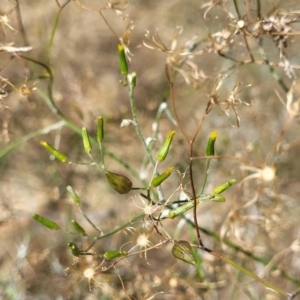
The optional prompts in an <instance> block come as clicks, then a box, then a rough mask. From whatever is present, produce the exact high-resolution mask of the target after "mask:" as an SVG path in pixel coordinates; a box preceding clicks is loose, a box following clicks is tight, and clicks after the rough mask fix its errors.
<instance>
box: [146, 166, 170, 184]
mask: <svg viewBox="0 0 300 300" xmlns="http://www.w3.org/2000/svg"><path fill="white" fill-rule="evenodd" d="M173 171H174V167H169V168H168V169H167V170H166V171H165V172H164V173H162V174H160V175H158V176H156V177H154V178H153V179H152V181H151V186H152V187H157V186H159V185H160V184H161V183H162V182H164V181H165V180H166V179H167V178H168V177H169V176H170V175H171V173H172V172H173Z"/></svg>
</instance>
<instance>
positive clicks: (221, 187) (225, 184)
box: [213, 179, 236, 195]
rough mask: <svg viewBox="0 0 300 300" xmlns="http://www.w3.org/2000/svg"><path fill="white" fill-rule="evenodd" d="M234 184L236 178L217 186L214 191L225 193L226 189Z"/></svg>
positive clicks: (216, 193)
mask: <svg viewBox="0 0 300 300" xmlns="http://www.w3.org/2000/svg"><path fill="white" fill-rule="evenodd" d="M234 184H236V180H235V179H231V180H229V181H227V182H225V183H224V184H222V185H220V186H218V187H217V188H215V189H214V191H213V193H214V194H215V195H218V194H221V193H223V192H224V191H225V190H227V189H228V188H229V187H231V186H232V185H234Z"/></svg>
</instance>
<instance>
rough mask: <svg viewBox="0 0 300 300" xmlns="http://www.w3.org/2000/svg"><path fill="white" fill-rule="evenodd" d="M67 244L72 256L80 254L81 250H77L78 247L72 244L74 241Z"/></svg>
mask: <svg viewBox="0 0 300 300" xmlns="http://www.w3.org/2000/svg"><path fill="white" fill-rule="evenodd" d="M68 246H69V247H70V249H71V251H72V254H73V255H74V256H77V257H78V256H80V255H81V250H79V248H78V247H77V246H76V245H75V244H74V243H71V242H70V243H68Z"/></svg>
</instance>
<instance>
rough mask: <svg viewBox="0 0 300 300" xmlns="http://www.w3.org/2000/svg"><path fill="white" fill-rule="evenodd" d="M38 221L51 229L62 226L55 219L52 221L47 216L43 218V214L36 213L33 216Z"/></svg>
mask: <svg viewBox="0 0 300 300" xmlns="http://www.w3.org/2000/svg"><path fill="white" fill-rule="evenodd" d="M32 217H33V218H34V219H35V220H36V221H37V222H39V223H40V224H42V225H44V226H45V227H47V228H49V229H51V230H60V227H59V225H58V224H56V223H55V222H53V221H50V220H48V219H46V218H43V217H42V216H40V215H38V214H34V215H33V216H32Z"/></svg>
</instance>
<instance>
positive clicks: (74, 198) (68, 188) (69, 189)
mask: <svg viewBox="0 0 300 300" xmlns="http://www.w3.org/2000/svg"><path fill="white" fill-rule="evenodd" d="M67 191H68V192H69V194H70V195H71V197H72V199H73V201H74V202H75V203H76V204H80V198H79V196H78V195H77V193H76V192H75V191H74V190H73V188H72V187H71V186H70V185H68V186H67Z"/></svg>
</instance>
